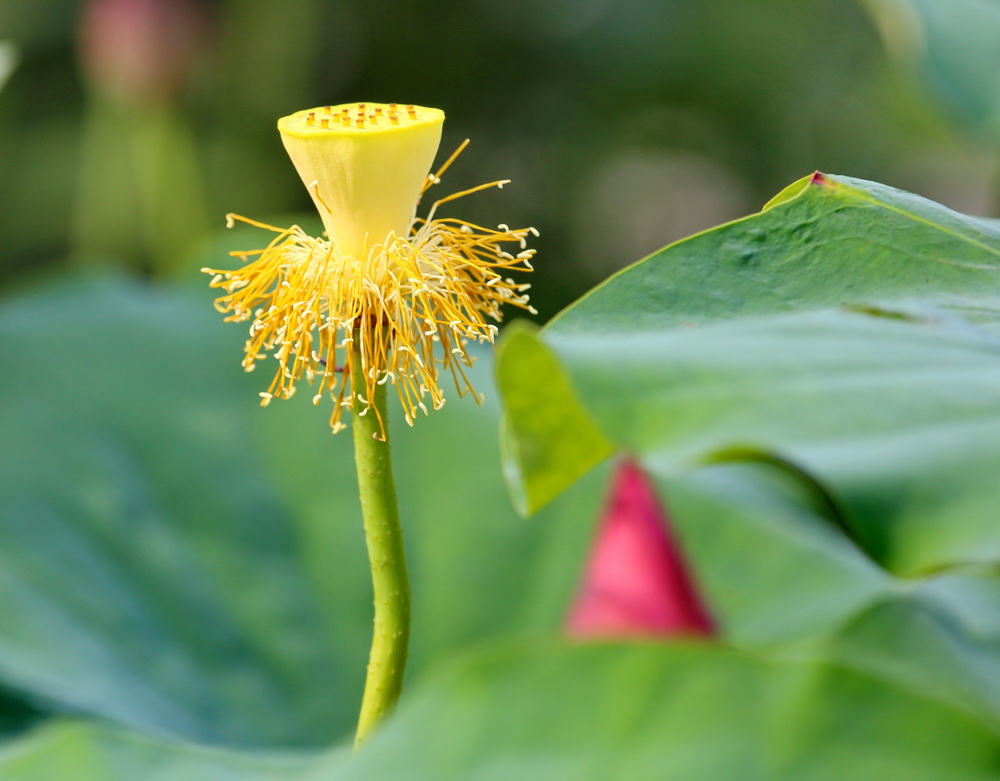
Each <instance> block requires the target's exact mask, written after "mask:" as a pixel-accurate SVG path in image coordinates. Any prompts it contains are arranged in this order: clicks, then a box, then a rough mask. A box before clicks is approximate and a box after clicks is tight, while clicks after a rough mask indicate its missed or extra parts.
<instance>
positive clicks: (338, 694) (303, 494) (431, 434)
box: [0, 280, 600, 746]
mask: <svg viewBox="0 0 1000 781" xmlns="http://www.w3.org/2000/svg"><path fill="white" fill-rule="evenodd" d="M242 330H243V329H242V328H241V327H237V326H225V325H223V324H222V323H221V322H219V319H218V317H217V315H216V314H215V313H214V312H212V310H211V306H210V302H209V301H208V300H207V297H206V296H202V295H198V296H193V295H188V294H183V293H177V292H163V291H156V290H151V289H143V288H141V287H140V286H138V285H136V284H131V283H120V282H111V281H104V282H100V281H86V280H76V281H74V282H72V283H70V284H64V285H63V286H61V287H59V288H56V289H53V290H41V291H38V292H36V293H33V294H31V295H28V296H24V297H22V298H20V299H18V300H16V301H11V302H9V303H8V304H7V305H6V306H5V307H4V309H3V310H2V311H0V345H2V347H0V372H2V375H3V377H4V382H3V384H2V389H0V404H2V406H3V409H4V415H3V416H2V418H0V441H3V442H4V444H5V447H4V449H3V452H2V455H0V460H2V469H0V496H3V502H2V504H0V676H2V678H3V681H4V682H5V683H7V684H8V685H10V686H11V687H13V688H14V689H15V690H18V691H22V692H24V693H26V694H27V695H30V696H32V697H35V698H41V699H42V700H44V701H47V702H48V703H49V704H50V705H51V706H52V707H53V708H54V709H56V710H60V709H68V710H73V711H80V712H85V713H93V714H97V715H100V716H103V717H106V718H111V719H114V720H117V721H120V722H123V723H126V724H131V725H134V726H137V727H140V728H143V729H149V730H154V731H157V732H166V733H169V734H173V735H177V736H182V737H184V738H187V739H191V740H196V741H202V742H209V743H222V744H237V745H253V746H258V745H275V746H308V745H325V744H329V743H331V742H332V741H334V740H335V739H337V738H338V737H339V736H341V735H343V734H344V733H345V732H347V731H349V730H350V728H351V726H352V724H353V721H354V718H355V714H356V709H357V707H358V703H359V701H360V690H361V684H362V678H363V675H364V667H365V662H366V659H367V648H368V643H369V642H370V632H371V594H370V585H369V584H370V576H369V574H368V569H367V558H366V553H365V549H364V541H363V536H362V532H361V524H360V518H359V511H358V508H357V501H356V489H355V487H354V470H353V461H352V457H351V443H350V439H349V437H347V436H341V437H331V436H330V434H329V429H328V427H327V425H326V420H325V414H324V412H323V410H316V409H314V408H313V407H312V406H311V405H309V404H308V399H307V398H304V396H306V395H307V394H300V396H303V398H301V399H300V398H298V397H297V398H296V399H294V400H293V401H292V402H289V403H287V404H284V405H279V404H275V405H272V406H271V407H270V408H268V409H267V410H261V409H260V408H259V407H258V406H257V404H256V401H257V391H258V390H259V389H260V388H259V384H260V383H261V382H263V381H264V378H262V377H260V376H253V375H252V376H244V375H243V374H242V372H241V371H240V370H239V365H238V364H239V356H240V345H241V342H242ZM484 368H486V366H485V365H484ZM483 383H488V373H487V374H485V375H481V376H480V384H483ZM493 404H494V406H486V407H482V408H480V407H476V406H475V405H474V404H471V403H468V404H462V403H453V404H450V405H449V406H448V407H447V408H446V409H444V410H442V411H441V412H440V413H438V414H437V415H435V416H433V417H431V418H429V419H427V420H422V421H420V425H419V426H417V427H416V428H415V429H413V430H409V429H406V430H400V431H398V432H397V434H396V437H395V439H396V443H395V444H396V448H395V456H396V460H397V471H398V472H399V492H400V496H401V501H402V505H403V516H404V524H405V526H406V533H407V538H408V544H409V547H410V556H411V564H412V567H411V568H412V572H413V576H414V582H415V618H416V630H415V632H414V637H413V664H412V666H411V671H412V673H413V675H414V676H417V675H419V670H420V668H421V666H422V665H423V664H424V662H425V661H428V660H431V659H439V658H442V657H446V656H447V655H448V654H449V653H450V652H452V651H454V650H455V649H457V648H461V647H464V646H465V645H467V644H472V643H476V642H480V641H483V640H485V639H486V638H489V637H493V636H497V635H501V634H507V633H520V634H526V633H527V634H531V633H538V632H550V631H552V629H553V627H555V626H558V624H559V621H560V619H561V614H562V611H563V609H564V605H565V603H566V602H567V601H568V599H569V593H570V590H571V589H572V588H573V585H574V579H575V577H576V569H577V567H578V563H579V562H580V561H582V559H583V554H584V550H585V545H586V542H587V536H588V531H589V523H590V522H592V520H593V518H594V510H593V508H594V507H596V506H597V497H596V494H595V491H597V490H600V487H599V486H598V485H597V484H596V483H595V484H594V485H593V486H591V487H587V486H582V487H581V490H580V491H579V492H577V494H576V497H575V498H574V497H570V498H569V501H568V502H567V503H566V504H565V505H563V506H562V508H561V509H560V513H561V515H560V516H559V517H555V516H553V517H552V518H550V519H549V520H550V521H551V522H550V523H547V524H544V525H539V524H538V522H537V521H535V520H531V521H526V520H522V519H519V518H518V517H517V516H516V515H515V514H514V513H513V511H512V510H511V508H510V505H509V502H508V500H507V498H506V490H505V487H504V485H503V482H502V478H501V476H500V468H499V457H498V452H497V436H496V430H497V418H498V413H497V410H496V407H495V402H493ZM581 521H582V522H581Z"/></svg>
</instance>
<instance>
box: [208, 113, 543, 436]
mask: <svg viewBox="0 0 1000 781" xmlns="http://www.w3.org/2000/svg"><path fill="white" fill-rule="evenodd" d="M443 122H444V113H443V112H441V111H440V110H438V109H433V108H424V107H422V106H404V105H397V104H395V103H389V104H382V103H356V104H353V103H352V104H345V105H341V106H325V107H321V108H315V109H307V110H305V111H299V112H296V113H295V114H292V115H290V116H287V117H283V118H282V119H280V120H279V121H278V130H279V131H280V133H281V138H282V141H283V143H284V145H285V149H286V150H287V152H288V154H289V156H290V157H291V159H292V162H293V163H294V164H295V167H296V169H297V170H298V172H299V176H301V178H302V181H303V183H304V184H305V185H306V188H307V189H308V190H309V194H310V195H311V196H312V199H313V202H314V203H315V205H316V208H317V210H318V211H319V214H320V217H321V218H322V220H323V226H324V228H325V236H323V237H314V236H309V235H307V234H306V233H305V232H304V231H303V230H302V229H301V228H299V227H298V226H295V225H293V226H292V227H290V228H277V227H273V226H270V225H265V224H263V223H259V222H256V221H254V220H248V219H246V218H244V217H238V216H236V215H229V220H230V225H231V224H232V221H233V220H234V219H235V220H241V221H243V222H247V223H250V224H252V225H256V226H258V227H260V228H264V229H266V230H270V231H273V232H274V233H275V234H276V236H275V237H274V238H273V240H272V241H271V242H270V243H269V244H268V245H267V246H266V247H265V248H263V249H258V250H252V251H239V252H232V253H230V254H231V255H233V256H235V257H238V258H241V259H242V260H243V261H244V263H245V265H244V266H242V267H241V268H239V269H236V270H227V269H203V271H205V272H207V273H211V274H213V275H214V276H213V278H212V282H211V285H212V287H217V288H221V289H222V290H223V291H225V294H224V295H223V296H221V297H220V298H218V299H217V300H216V308H217V309H218V310H219V311H221V312H224V313H227V314H228V317H227V318H226V320H227V321H236V322H241V321H246V320H251V321H252V322H251V325H250V336H249V339H248V340H247V343H246V356H245V357H244V359H243V367H244V368H245V369H246V370H247V371H252V370H253V369H254V368H255V366H256V365H257V362H258V361H259V360H262V359H264V358H266V357H267V355H268V354H272V355H273V356H274V358H276V359H277V362H278V368H277V372H276V374H275V376H274V379H273V381H272V382H271V385H270V387H269V388H268V390H267V391H265V392H263V393H261V398H262V404H264V405H267V404H268V403H269V402H270V400H271V399H273V398H288V397H290V396H291V395H292V394H293V393H294V391H295V388H296V383H297V382H298V380H299V379H301V378H302V377H303V376H304V377H305V378H306V379H307V380H308V381H309V382H311V383H313V382H315V383H318V388H317V393H316V394H315V395H314V397H313V403H314V404H319V403H320V401H321V400H322V398H323V396H324V395H330V396H332V397H333V399H334V408H333V413H332V414H331V417H330V425H331V427H332V429H333V431H334V433H336V432H337V431H339V430H340V429H342V428H344V424H343V423H342V422H341V413H342V410H343V409H345V408H346V409H355V408H356V407H357V409H358V414H361V415H364V414H366V413H367V411H368V409H369V407H370V405H371V401H372V399H373V397H374V393H375V389H376V387H377V386H378V385H385V384H386V383H390V384H391V385H392V386H393V387H394V388H395V391H396V393H397V395H398V397H399V400H400V402H401V404H402V406H403V411H404V417H405V418H406V421H407V423H409V424H411V425H412V423H413V419H414V418H415V417H416V415H417V412H418V411H421V412H424V413H426V412H427V411H428V404H427V402H430V406H432V407H433V408H435V409H438V408H440V407H441V406H442V405H443V404H444V401H445V398H444V394H443V393H442V391H441V388H440V386H439V384H438V378H439V374H440V372H441V371H448V372H450V373H451V374H452V375H453V377H454V380H455V384H456V388H457V389H458V392H459V394H463V393H464V392H465V391H466V390H472V387H471V385H470V384H469V381H468V378H467V376H466V374H465V372H464V368H465V367H468V366H471V363H472V362H471V359H470V357H469V354H468V353H467V351H466V344H467V342H468V340H470V339H471V340H475V341H489V342H492V341H493V339H494V336H495V334H496V331H497V327H496V326H495V325H494V324H493V322H490V321H499V320H500V319H501V317H502V314H501V311H500V307H501V306H502V305H503V304H505V303H506V304H513V305H514V306H517V307H520V308H522V309H526V310H529V311H531V312H534V310H533V309H532V308H531V307H530V305H529V304H528V298H527V296H526V295H525V291H526V290H527V289H528V287H529V286H528V285H526V284H518V283H516V282H515V281H514V280H512V279H510V278H508V277H506V276H504V275H505V274H506V273H507V272H509V271H511V270H521V271H530V270H531V262H530V261H531V257H532V256H533V254H534V250H531V249H527V248H526V239H527V237H528V235H529V234H535V235H537V234H536V232H535V231H534V229H533V228H518V229H511V228H509V227H508V226H506V225H500V226H499V227H498V228H497V229H496V230H493V229H489V228H484V227H481V226H478V225H473V224H470V223H467V222H464V221H462V220H459V219H455V218H451V217H444V218H441V217H437V211H438V207H439V206H441V204H443V203H445V202H447V201H451V200H454V199H455V198H458V197H461V196H464V195H468V194H470V193H473V192H476V191H478V190H481V189H484V188H487V187H502V186H503V185H504V184H506V181H499V182H491V183H489V184H485V185H481V186H479V187H475V188H472V189H471V190H466V191H464V192H460V193H455V194H453V195H450V196H447V197H445V198H442V199H440V200H438V201H435V202H434V203H433V205H432V206H431V208H430V211H429V213H428V215H427V216H426V217H424V218H418V217H416V216H415V212H416V206H417V203H418V201H419V198H420V196H421V195H422V194H423V192H424V191H425V190H426V189H427V188H428V187H430V186H431V185H433V184H436V183H438V182H439V181H440V175H441V174H442V173H443V172H444V170H445V169H446V168H447V167H448V166H449V165H450V164H451V163H452V162H453V161H454V159H455V158H456V157H457V156H458V154H459V153H460V152H461V151H462V149H464V147H465V144H462V146H461V147H459V149H458V151H456V152H455V154H453V155H452V156H451V157H450V158H449V159H448V160H447V161H446V162H445V164H444V165H443V166H442V167H441V168H440V169H439V170H438V171H437V173H436V174H434V175H429V171H430V167H431V163H432V162H433V158H434V155H435V154H436V152H437V148H438V144H439V142H440V139H441V126H442V123H443ZM466 143H468V142H466ZM356 345H357V347H360V357H361V360H360V366H361V369H362V374H363V376H359V377H353V376H351V374H352V369H351V365H352V362H351V360H350V354H351V351H352V350H354V349H356ZM376 414H378V410H376ZM383 427H384V423H383Z"/></svg>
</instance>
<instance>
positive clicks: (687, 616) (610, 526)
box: [566, 461, 714, 639]
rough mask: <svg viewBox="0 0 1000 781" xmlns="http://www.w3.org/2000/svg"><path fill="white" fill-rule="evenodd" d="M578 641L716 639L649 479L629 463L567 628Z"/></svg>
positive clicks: (619, 475) (624, 466)
mask: <svg viewBox="0 0 1000 781" xmlns="http://www.w3.org/2000/svg"><path fill="white" fill-rule="evenodd" d="M566 631H567V632H568V634H569V635H570V636H571V637H573V638H577V639H582V638H594V637H604V638H608V637H616V638H621V637H670V636H675V635H704V636H711V635H713V634H714V625H713V622H712V619H711V617H710V616H709V614H708V612H707V610H706V609H705V607H704V605H703V604H702V601H701V599H700V597H699V595H698V592H697V590H696V589H695V586H694V583H693V582H692V580H691V578H690V577H689V575H688V572H687V567H686V566H685V564H684V559H683V557H682V555H681V551H680V549H679V548H678V546H677V543H676V542H675V541H674V539H673V536H672V535H671V533H670V527H669V521H668V519H667V516H666V514H665V513H664V511H663V510H662V509H661V508H660V505H659V503H658V502H657V498H656V494H655V492H654V490H653V486H652V485H651V483H650V481H649V478H647V477H646V475H645V474H643V472H642V471H641V470H640V469H639V467H638V466H637V465H636V464H634V463H632V462H630V461H626V462H624V463H622V464H621V466H620V467H619V469H618V473H617V474H616V475H615V480H614V485H613V488H612V494H611V500H610V502H609V503H608V507H607V509H606V510H605V511H604V516H603V518H602V519H601V523H600V526H599V527H598V530H597V537H596V539H595V541H594V546H593V548H592V550H591V553H590V560H589V561H588V563H587V570H586V574H585V575H584V580H583V584H582V586H581V588H580V590H579V592H578V593H577V595H576V599H575V601H574V604H573V608H572V610H571V611H570V615H569V618H568V620H567V622H566Z"/></svg>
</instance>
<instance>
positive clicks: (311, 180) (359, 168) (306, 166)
mask: <svg viewBox="0 0 1000 781" xmlns="http://www.w3.org/2000/svg"><path fill="white" fill-rule="evenodd" d="M443 123H444V112H443V111H441V110H440V109H436V108H425V107H423V106H412V105H403V104H399V105H397V104H395V103H347V104H342V105H339V106H322V107H319V108H311V109H305V110H303V111H297V112H295V113H294V114H291V115H289V116H287V117H282V118H281V119H279V120H278V130H279V132H280V133H281V140H282V142H283V143H284V145H285V149H286V151H287V152H288V156H289V157H290V158H291V159H292V162H293V163H294V165H295V169H296V170H297V171H298V173H299V176H300V177H301V178H302V182H303V183H304V184H305V186H306V187H307V188H308V190H309V194H310V195H311V196H312V199H313V202H314V203H315V204H316V209H317V211H318V212H319V214H320V217H321V218H322V220H323V226H324V227H325V228H326V232H327V234H328V235H329V237H330V240H331V242H332V243H333V246H334V249H335V251H336V252H337V254H338V255H340V256H341V257H345V258H346V257H350V258H355V259H358V260H365V259H366V258H367V257H368V255H369V254H370V253H371V252H372V250H373V248H375V247H381V246H382V245H383V244H385V243H386V242H387V240H388V241H391V238H390V237H392V236H396V237H400V238H405V237H406V236H407V235H408V234H409V228H410V223H411V222H412V220H413V215H414V208H415V206H416V203H417V199H418V197H419V195H420V192H421V191H422V190H423V188H424V184H425V182H426V181H427V174H428V173H429V171H430V168H431V164H432V163H433V161H434V155H435V154H436V153H437V149H438V144H439V143H440V141H441V126H442V124H443Z"/></svg>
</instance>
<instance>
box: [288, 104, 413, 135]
mask: <svg viewBox="0 0 1000 781" xmlns="http://www.w3.org/2000/svg"><path fill="white" fill-rule="evenodd" d="M416 119H418V112H417V108H416V106H413V105H412V104H408V105H405V106H399V105H398V104H396V103H390V104H388V106H385V107H383V106H369V104H367V103H358V104H356V107H355V108H350V107H345V106H338V107H337V109H336V110H335V109H334V108H333V107H332V106H324V107H323V108H322V109H320V110H319V111H310V112H309V113H308V114H307V115H306V118H305V126H306V127H308V128H316V129H319V130H331V129H334V128H354V129H355V130H364V129H365V128H367V127H369V126H372V127H378V126H379V125H380V124H381V125H382V126H387V125H388V126H392V125H399V124H400V122H405V121H406V120H411V121H412V120H416Z"/></svg>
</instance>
